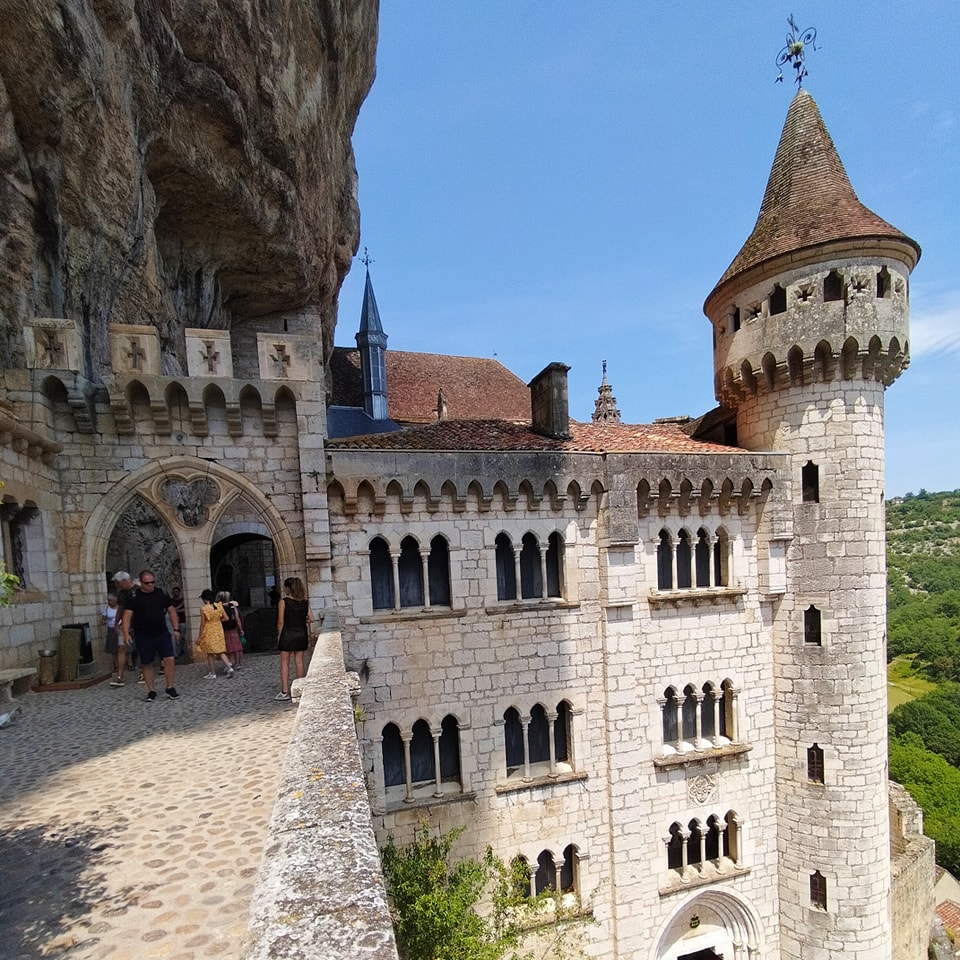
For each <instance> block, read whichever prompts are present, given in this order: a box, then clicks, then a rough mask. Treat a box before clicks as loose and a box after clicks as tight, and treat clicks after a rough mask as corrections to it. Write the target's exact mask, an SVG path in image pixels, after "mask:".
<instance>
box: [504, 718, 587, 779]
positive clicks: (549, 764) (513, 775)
mask: <svg viewBox="0 0 960 960" xmlns="http://www.w3.org/2000/svg"><path fill="white" fill-rule="evenodd" d="M572 723H573V709H572V707H571V705H570V703H569V702H568V701H567V700H561V701H560V702H559V703H558V704H557V706H556V709H554V710H548V709H547V708H546V707H544V705H543V704H542V703H535V704H534V705H533V707H532V708H531V709H530V711H529V712H528V713H521V712H520V711H519V710H518V709H517V708H516V707H508V708H507V709H506V710H505V711H504V714H503V741H504V753H505V756H506V776H507V779H508V780H511V779H515V780H519V781H520V782H521V783H530V782H531V781H532V780H534V779H535V778H539V777H550V778H553V779H557V778H559V777H560V776H562V775H563V774H570V773H572V772H573V769H574V768H573V757H572V754H571V750H570V744H571V738H572V732H573V729H572Z"/></svg>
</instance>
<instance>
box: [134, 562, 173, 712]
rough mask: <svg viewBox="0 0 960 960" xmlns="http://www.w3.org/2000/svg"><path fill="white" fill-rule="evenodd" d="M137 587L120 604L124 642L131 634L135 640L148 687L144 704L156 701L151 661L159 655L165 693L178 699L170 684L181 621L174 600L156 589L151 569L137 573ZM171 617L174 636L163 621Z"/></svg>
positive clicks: (169, 697) (171, 697)
mask: <svg viewBox="0 0 960 960" xmlns="http://www.w3.org/2000/svg"><path fill="white" fill-rule="evenodd" d="M139 579H140V588H139V589H138V590H136V591H135V592H133V593H131V594H130V595H129V596H128V597H127V598H126V599H125V600H124V604H123V620H122V624H123V637H124V643H126V644H129V642H130V631H131V630H133V631H134V633H135V634H136V637H137V655H138V656H139V658H140V669H141V670H142V671H143V680H144V683H145V684H146V685H147V703H153V702H154V701H155V700H156V699H157V691H156V690H154V689H153V661H154V659H156V658H157V657H158V656H159V658H160V663H161V665H162V667H163V676H164V679H165V681H166V685H167V686H166V694H167V697H168V699H170V700H178V699H179V698H180V694H179V693H177V688H176V687H175V686H174V685H173V671H174V646H173V645H174V641H175V640H177V641H179V639H180V621H179V620H178V619H177V610H176V607H175V606H174V603H173V600H172V599H171V598H170V597H169V596H168V595H167V593H166V591H164V590H161V589H160V588H159V587H158V586H157V578H156V577H155V576H154V573H153V571H152V570H141V571H140V578H139ZM167 617H169V618H170V626H171V627H172V628H173V637H171V636H170V631H169V630H168V629H167V622H166V618H167Z"/></svg>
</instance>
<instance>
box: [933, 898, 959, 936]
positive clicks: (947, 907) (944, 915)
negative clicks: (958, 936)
mask: <svg viewBox="0 0 960 960" xmlns="http://www.w3.org/2000/svg"><path fill="white" fill-rule="evenodd" d="M937 916H938V917H939V918H940V919H941V920H942V921H943V925H944V926H945V927H946V928H947V929H948V930H951V931H953V932H954V933H960V903H955V902H954V901H953V900H944V901H943V903H938V904H937Z"/></svg>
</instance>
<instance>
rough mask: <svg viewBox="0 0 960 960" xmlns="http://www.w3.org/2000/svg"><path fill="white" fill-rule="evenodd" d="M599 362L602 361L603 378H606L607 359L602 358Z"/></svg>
mask: <svg viewBox="0 0 960 960" xmlns="http://www.w3.org/2000/svg"><path fill="white" fill-rule="evenodd" d="M601 362H602V363H603V379H604V380H606V379H607V361H606V360H603V361H601Z"/></svg>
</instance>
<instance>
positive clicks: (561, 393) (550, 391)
mask: <svg viewBox="0 0 960 960" xmlns="http://www.w3.org/2000/svg"><path fill="white" fill-rule="evenodd" d="M569 369H570V368H569V367H568V366H567V365H566V364H565V363H550V364H548V365H547V366H545V367H544V368H543V369H542V370H541V371H540V372H539V373H538V374H537V375H536V376H535V377H534V378H533V379H532V380H531V381H530V382H529V383H528V384H527V386H528V387H529V388H530V408H531V413H532V416H533V429H534V431H536V432H537V433H542V434H544V435H545V436H548V437H554V438H555V439H557V440H568V439H569V438H570V401H569V397H568V394H567V371H568V370H569Z"/></svg>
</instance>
